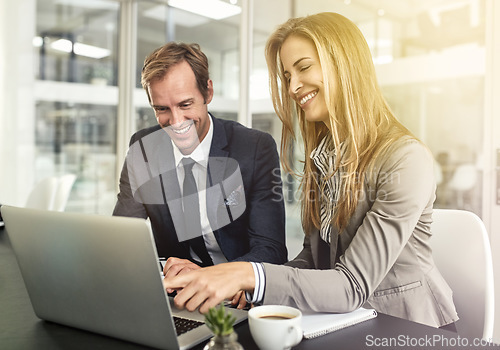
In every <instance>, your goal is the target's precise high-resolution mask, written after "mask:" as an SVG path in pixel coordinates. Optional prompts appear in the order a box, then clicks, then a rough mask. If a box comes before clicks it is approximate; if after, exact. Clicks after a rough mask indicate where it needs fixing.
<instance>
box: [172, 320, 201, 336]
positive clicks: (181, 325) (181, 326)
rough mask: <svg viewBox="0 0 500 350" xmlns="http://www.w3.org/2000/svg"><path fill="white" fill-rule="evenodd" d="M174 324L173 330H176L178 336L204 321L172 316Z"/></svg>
mask: <svg viewBox="0 0 500 350" xmlns="http://www.w3.org/2000/svg"><path fill="white" fill-rule="evenodd" d="M174 324H175V330H176V331H177V335H178V336H179V335H181V334H183V333H186V332H188V331H190V330H192V329H195V328H196V327H199V326H201V325H203V324H204V323H203V322H200V321H194V320H189V319H187V318H182V317H177V316H174Z"/></svg>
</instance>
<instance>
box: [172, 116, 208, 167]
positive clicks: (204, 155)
mask: <svg viewBox="0 0 500 350" xmlns="http://www.w3.org/2000/svg"><path fill="white" fill-rule="evenodd" d="M208 120H209V123H210V127H209V128H208V132H207V135H206V136H205V138H204V139H203V140H202V141H201V143H200V144H199V145H198V146H196V148H195V149H194V151H193V152H191V154H186V155H184V154H182V153H181V151H180V150H179V149H178V148H177V146H176V145H175V144H174V142H173V141H172V140H170V141H171V142H172V146H173V147H172V148H173V150H174V160H175V166H176V167H178V166H179V163H180V162H181V160H182V158H185V157H189V158H191V159H193V160H194V161H195V162H196V163H198V164H200V165H202V166H203V167H205V168H206V167H207V164H208V157H209V155H210V146H211V145H212V138H213V136H214V125H213V121H212V116H211V115H210V113H209V114H208Z"/></svg>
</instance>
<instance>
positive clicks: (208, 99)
mask: <svg viewBox="0 0 500 350" xmlns="http://www.w3.org/2000/svg"><path fill="white" fill-rule="evenodd" d="M213 97H214V85H213V83H212V80H211V79H209V80H208V81H207V97H206V98H205V104H209V103H210V102H212V98H213Z"/></svg>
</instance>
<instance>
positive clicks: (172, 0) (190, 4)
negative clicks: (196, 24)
mask: <svg viewBox="0 0 500 350" xmlns="http://www.w3.org/2000/svg"><path fill="white" fill-rule="evenodd" d="M168 4H169V5H170V6H172V7H176V8H178V9H181V10H184V11H188V12H192V13H196V14H197V15H201V16H204V17H208V18H212V19H215V20H220V19H223V18H227V17H231V16H235V15H238V14H240V13H241V7H239V6H236V5H231V4H230V3H227V2H224V1H220V0H169V1H168Z"/></svg>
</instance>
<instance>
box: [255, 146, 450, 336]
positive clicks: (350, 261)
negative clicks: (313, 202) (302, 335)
mask: <svg viewBox="0 0 500 350" xmlns="http://www.w3.org/2000/svg"><path fill="white" fill-rule="evenodd" d="M433 167H434V163H433V157H432V155H431V153H430V152H429V151H428V149H427V148H426V147H425V146H424V145H423V144H421V143H420V142H419V141H417V140H414V139H409V138H404V139H401V140H400V141H398V142H396V143H395V144H394V145H393V146H391V150H390V152H388V153H387V156H386V157H379V159H377V161H376V165H375V168H374V171H373V172H372V175H371V176H370V177H369V178H368V179H367V180H366V181H365V188H364V193H363V194H362V195H361V199H360V201H359V203H358V206H357V209H356V211H355V213H354V215H353V217H352V218H351V220H350V221H349V224H348V226H347V228H346V229H345V231H344V232H342V233H341V234H340V235H339V234H338V231H337V230H336V229H335V228H333V230H332V239H331V242H332V244H330V245H329V246H328V245H327V244H326V243H325V242H324V241H323V240H322V239H321V237H320V235H319V232H318V231H316V232H313V233H311V234H310V235H309V236H306V237H305V239H304V248H303V250H302V251H301V253H300V254H299V255H298V256H297V257H296V258H295V259H294V260H292V261H290V262H289V263H287V265H288V266H278V265H271V264H264V268H265V274H266V287H265V294H264V300H263V302H264V303H265V304H283V305H291V306H295V307H298V308H299V309H302V310H314V311H323V312H349V311H352V310H355V309H357V308H359V307H361V306H365V307H367V306H368V307H373V308H374V309H375V310H377V311H378V312H381V313H385V314H389V315H393V316H397V317H401V318H405V319H408V320H411V321H415V322H419V323H424V324H427V325H431V326H435V327H439V326H443V325H445V324H448V323H451V322H454V321H456V320H457V319H458V316H457V313H456V310H455V306H454V304H453V299H452V291H451V289H450V287H449V286H448V284H447V283H446V281H445V280H444V279H443V277H442V276H441V274H440V273H439V271H438V270H437V268H436V266H435V264H434V260H433V259H432V251H431V248H430V246H431V245H432V233H431V228H430V225H431V222H432V204H433V202H434V199H435V188H436V185H435V180H434V170H433ZM338 237H340V238H338ZM450 243H452V242H450ZM450 249H453V248H452V245H450ZM335 257H337V259H336V258H335Z"/></svg>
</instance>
